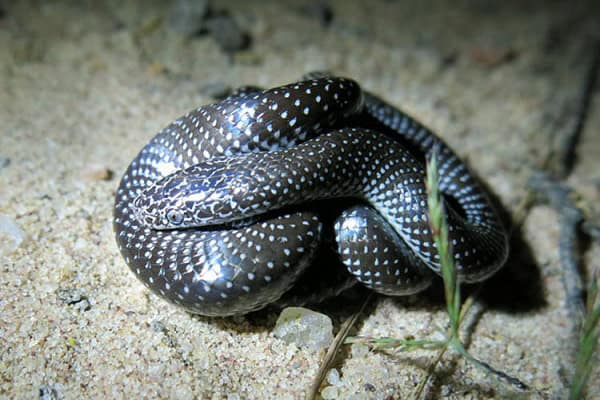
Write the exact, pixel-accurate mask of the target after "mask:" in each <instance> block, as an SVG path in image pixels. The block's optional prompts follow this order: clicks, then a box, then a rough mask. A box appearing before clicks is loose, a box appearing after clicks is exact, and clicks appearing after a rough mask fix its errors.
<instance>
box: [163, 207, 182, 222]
mask: <svg viewBox="0 0 600 400" xmlns="http://www.w3.org/2000/svg"><path fill="white" fill-rule="evenodd" d="M167 219H168V220H169V222H170V223H172V224H173V225H179V224H181V223H182V222H183V214H182V213H181V212H180V211H177V210H169V211H168V212H167Z"/></svg>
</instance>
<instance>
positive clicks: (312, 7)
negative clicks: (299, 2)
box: [302, 1, 333, 26]
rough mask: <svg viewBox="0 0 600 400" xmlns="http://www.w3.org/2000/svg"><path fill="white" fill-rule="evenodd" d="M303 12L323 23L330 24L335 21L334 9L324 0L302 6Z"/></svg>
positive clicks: (324, 24)
mask: <svg viewBox="0 0 600 400" xmlns="http://www.w3.org/2000/svg"><path fill="white" fill-rule="evenodd" d="M302 12H303V13H304V14H306V15H307V16H308V17H312V18H316V19H318V20H319V22H320V23H321V25H323V26H329V25H330V24H331V21H333V10H332V9H331V6H330V5H329V4H328V3H326V2H323V1H317V2H314V3H309V4H307V5H305V6H304V7H303V8H302Z"/></svg>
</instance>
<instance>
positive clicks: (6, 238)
mask: <svg viewBox="0 0 600 400" xmlns="http://www.w3.org/2000/svg"><path fill="white" fill-rule="evenodd" d="M23 240H25V233H24V232H23V231H22V230H21V228H19V226H18V225H17V224H16V223H15V222H14V221H13V220H12V219H11V218H10V217H9V216H8V215H5V214H0V255H5V254H9V253H12V252H13V251H15V250H16V249H17V247H19V245H20V244H21V243H22V242H23Z"/></svg>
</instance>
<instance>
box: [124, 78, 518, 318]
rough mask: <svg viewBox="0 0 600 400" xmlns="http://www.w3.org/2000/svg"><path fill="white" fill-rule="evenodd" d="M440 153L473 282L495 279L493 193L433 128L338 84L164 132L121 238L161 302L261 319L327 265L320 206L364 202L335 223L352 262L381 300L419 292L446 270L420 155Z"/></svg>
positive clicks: (502, 238) (281, 92)
mask: <svg viewBox="0 0 600 400" xmlns="http://www.w3.org/2000/svg"><path fill="white" fill-rule="evenodd" d="M406 146H408V147H409V148H410V150H408V149H407V148H406ZM434 147H435V148H437V149H438V153H439V154H438V159H439V175H440V177H441V178H440V190H441V191H442V193H444V195H445V196H446V197H447V198H448V199H453V200H452V201H451V202H450V203H447V204H446V208H447V210H448V220H449V229H450V239H451V241H452V244H453V251H454V257H455V261H456V265H457V268H458V274H459V277H460V279H461V280H463V281H467V282H473V281H479V280H482V279H485V278H487V277H488V276H490V275H491V274H493V273H494V272H495V271H496V270H497V269H498V268H500V267H501V266H502V264H503V263H504V261H505V259H506V256H507V252H508V244H507V234H506V232H505V231H504V229H503V227H502V225H501V223H500V221H499V219H498V217H497V214H496V213H495V211H494V209H493V207H492V206H491V205H490V202H489V200H488V197H487V195H486V193H485V192H484V191H483V190H482V189H481V187H480V186H479V185H478V183H477V182H476V180H475V179H474V177H473V176H472V175H471V174H470V172H469V171H468V169H467V168H466V167H465V165H464V164H463V163H462V162H461V161H460V160H459V159H458V157H456V155H455V154H454V153H453V152H452V151H451V150H450V149H449V148H448V146H446V145H445V144H444V143H443V142H442V141H441V140H440V139H439V138H437V137H436V136H435V135H434V134H433V133H432V132H430V131H429V130H428V129H427V128H425V127H424V126H422V125H421V124H419V123H418V122H416V121H415V120H414V119H412V118H411V117H409V116H407V115H405V114H404V113H402V112H401V111H399V110H397V109H395V108H393V107H391V106H389V105H388V104H386V103H385V102H383V101H382V100H380V99H378V98H377V97H375V96H373V95H371V94H369V93H366V92H364V91H363V90H362V89H361V88H360V87H359V85H358V84H357V83H356V82H354V81H352V80H349V79H344V78H335V77H321V78H316V79H308V80H305V81H301V82H297V83H293V84H290V85H286V86H281V87H278V88H274V89H270V90H265V91H261V90H258V89H248V90H241V91H240V92H238V93H237V94H235V95H232V96H230V97H229V98H227V99H225V100H223V101H222V102H219V103H215V104H211V105H207V106H204V107H200V108H198V109H196V110H194V111H192V112H190V113H188V114H186V115H185V116H183V117H181V118H179V119H178V120H176V121H175V122H173V123H172V124H170V125H169V126H167V127H166V128H165V129H163V130H162V131H161V132H160V133H158V134H157V135H156V136H155V137H154V138H153V139H152V140H151V141H150V142H149V143H148V144H147V145H146V146H145V147H144V148H143V149H142V150H141V152H140V153H139V154H138V155H137V157H136V158H135V159H134V160H133V161H132V162H131V164H130V165H129V168H128V169H127V171H126V172H125V174H124V176H123V178H122V180H121V184H120V186H119V189H118V192H117V197H116V203H115V209H114V213H115V218H114V227H115V232H116V236H117V242H118V244H119V248H120V250H121V253H122V254H123V256H124V257H125V260H126V262H127V263H128V265H129V267H130V268H131V269H132V270H133V271H134V273H135V274H136V275H137V277H138V278H139V279H140V280H141V281H142V282H144V283H145V284H146V285H147V286H148V287H149V288H150V289H152V290H153V291H154V292H155V293H157V294H159V295H160V296H163V297H164V298H166V299H168V300H170V301H171V302H174V303H176V304H179V305H181V306H183V307H184V308H186V309H187V310H189V311H190V312H193V313H198V314H203V315H231V314H241V313H247V312H249V311H253V310H256V309H259V308H262V307H264V306H265V305H267V304H269V303H272V302H274V301H275V300H277V299H278V298H280V297H281V296H282V295H283V294H284V293H285V292H286V291H287V290H288V289H289V288H290V287H292V286H293V285H294V283H295V282H296V281H297V280H298V278H299V277H300V276H301V275H302V274H303V273H304V271H305V270H306V269H307V268H308V267H309V266H310V265H311V264H313V263H314V262H315V257H317V251H318V249H319V248H321V247H322V242H323V240H324V239H326V238H324V237H323V236H324V235H325V234H326V233H324V232H327V231H328V229H327V226H324V224H326V223H327V222H325V219H323V216H322V215H320V214H319V204H320V203H319V201H320V200H323V199H332V198H354V199H357V204H355V205H353V206H351V207H349V208H347V209H343V208H341V209H339V210H338V211H339V215H337V218H336V219H335V226H334V232H335V243H336V245H335V251H336V252H337V253H338V255H339V260H340V261H341V262H343V264H344V265H346V267H347V269H348V271H349V272H350V273H351V274H352V275H354V276H355V277H356V278H357V280H358V281H360V282H362V283H363V284H365V285H367V286H368V287H370V288H372V289H374V290H376V291H378V292H380V293H384V294H389V295H405V294H410V293H415V292H418V291H420V290H422V289H424V288H425V287H427V286H428V285H429V283H430V282H431V280H432V278H433V277H434V276H435V273H437V272H439V263H438V260H439V256H438V253H437V250H436V247H435V244H434V242H433V240H432V235H431V231H430V229H429V224H428V217H427V205H426V192H425V186H424V178H425V172H424V166H423V162H422V160H421V159H422V158H423V157H418V156H415V154H417V153H421V154H422V155H428V154H430V152H431V151H432V149H433V148H434ZM307 202H308V203H307Z"/></svg>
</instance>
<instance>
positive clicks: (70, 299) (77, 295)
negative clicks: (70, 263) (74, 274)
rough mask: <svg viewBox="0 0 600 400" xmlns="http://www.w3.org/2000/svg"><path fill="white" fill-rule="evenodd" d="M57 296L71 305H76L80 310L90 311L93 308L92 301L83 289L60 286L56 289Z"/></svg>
mask: <svg viewBox="0 0 600 400" xmlns="http://www.w3.org/2000/svg"><path fill="white" fill-rule="evenodd" d="M56 297H57V298H58V300H60V301H62V302H63V303H65V304H67V305H69V306H75V307H76V308H78V309H79V311H88V310H89V309H90V308H92V305H91V303H90V301H89V300H88V298H87V296H86V295H85V294H84V292H83V290H81V289H77V288H59V289H58V290H57V291H56Z"/></svg>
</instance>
